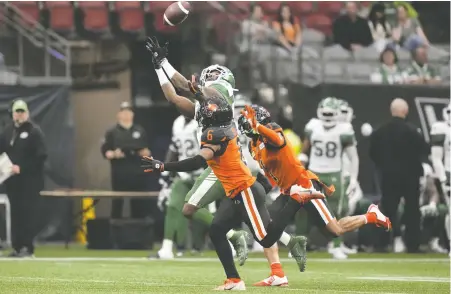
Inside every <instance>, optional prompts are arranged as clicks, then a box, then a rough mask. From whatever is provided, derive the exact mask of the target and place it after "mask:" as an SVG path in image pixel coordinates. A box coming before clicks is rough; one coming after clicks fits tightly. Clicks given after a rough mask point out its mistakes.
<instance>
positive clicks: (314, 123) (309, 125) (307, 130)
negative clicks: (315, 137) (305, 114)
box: [304, 118, 321, 136]
mask: <svg viewBox="0 0 451 294" xmlns="http://www.w3.org/2000/svg"><path fill="white" fill-rule="evenodd" d="M320 125H321V120H320V119H318V118H312V119H310V120H309V121H308V123H307V124H306V125H305V127H304V133H305V135H306V136H308V134H309V133H311V132H312V131H313V130H314V129H316V128H317V127H318V126H320Z"/></svg>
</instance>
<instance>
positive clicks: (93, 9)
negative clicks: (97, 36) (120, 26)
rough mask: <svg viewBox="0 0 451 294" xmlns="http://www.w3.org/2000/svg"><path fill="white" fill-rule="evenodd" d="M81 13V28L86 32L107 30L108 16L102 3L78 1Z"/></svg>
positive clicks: (104, 4)
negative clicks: (82, 16)
mask: <svg viewBox="0 0 451 294" xmlns="http://www.w3.org/2000/svg"><path fill="white" fill-rule="evenodd" d="M78 6H79V8H80V9H81V11H82V12H83V15H84V18H83V26H84V28H85V29H86V30H87V31H91V32H105V31H108V30H109V14H108V9H107V7H106V3H105V2H103V1H79V2H78Z"/></svg>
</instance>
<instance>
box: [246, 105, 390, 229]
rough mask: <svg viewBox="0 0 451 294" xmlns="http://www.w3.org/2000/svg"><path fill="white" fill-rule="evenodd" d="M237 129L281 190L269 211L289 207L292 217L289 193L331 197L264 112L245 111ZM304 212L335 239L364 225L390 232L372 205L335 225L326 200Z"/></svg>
mask: <svg viewBox="0 0 451 294" xmlns="http://www.w3.org/2000/svg"><path fill="white" fill-rule="evenodd" d="M239 128H240V130H241V131H242V132H244V133H246V134H247V135H248V136H250V137H252V138H253V140H252V142H251V145H250V148H251V151H252V154H253V156H254V158H255V160H257V161H258V162H259V163H260V166H261V167H262V168H263V169H264V171H265V173H266V175H267V176H268V177H269V178H270V179H272V181H273V182H275V183H277V185H278V186H279V187H280V189H281V192H282V194H281V196H279V197H278V198H277V199H276V201H275V202H274V203H273V204H272V205H271V208H270V211H279V209H280V208H279V207H287V206H289V207H293V208H294V213H295V212H296V211H297V210H298V209H299V208H300V207H298V206H296V205H294V202H293V199H294V198H293V197H292V193H296V191H297V189H302V188H310V187H312V186H313V188H314V189H316V190H318V191H321V190H322V189H326V192H327V194H331V192H332V191H330V189H329V188H328V187H326V186H325V185H324V184H322V183H321V182H320V181H319V179H318V177H317V176H316V175H315V174H313V173H312V172H310V171H308V170H306V169H305V168H304V167H303V166H302V165H301V163H300V162H299V160H297V159H296V156H295V155H294V153H293V151H292V149H291V147H290V146H289V142H288V141H287V140H286V139H285V137H284V135H283V132H282V129H281V128H280V127H279V126H278V125H277V124H276V123H274V122H272V121H271V117H270V114H269V112H268V111H267V110H266V109H265V108H263V107H261V106H257V105H253V106H252V107H247V108H246V112H245V113H243V116H242V117H240V119H239ZM327 190H329V191H327ZM283 195H290V196H291V197H284V196H283ZM334 197H335V195H333V196H331V197H329V198H328V199H329V200H333V198H334ZM290 202H291V203H290ZM304 208H305V209H306V211H307V212H308V214H309V217H310V218H312V219H314V220H315V222H316V223H317V224H318V225H320V226H324V227H325V228H326V229H327V230H328V231H329V232H330V233H331V234H332V235H333V236H334V237H338V236H341V235H342V234H344V233H346V232H349V231H353V230H356V229H358V228H360V227H361V226H363V225H365V224H367V223H372V224H375V225H377V226H382V227H384V228H385V229H387V230H390V229H391V222H390V220H389V219H388V218H387V217H385V216H384V215H383V214H382V213H381V212H380V211H379V209H378V207H377V206H375V205H371V206H370V207H369V209H368V212H367V213H366V214H364V215H356V216H346V217H343V218H341V219H340V220H338V221H337V219H336V218H335V217H334V214H333V213H332V212H331V211H330V209H329V207H328V201H326V200H325V199H322V200H319V199H316V200H312V201H310V202H308V203H306V204H305V206H304ZM294 213H293V216H294Z"/></svg>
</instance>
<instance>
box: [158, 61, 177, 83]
mask: <svg viewBox="0 0 451 294" xmlns="http://www.w3.org/2000/svg"><path fill="white" fill-rule="evenodd" d="M161 67H162V68H163V69H164V71H165V72H166V74H167V75H168V77H169V78H170V79H172V77H173V76H174V75H175V73H176V72H177V71H176V70H175V68H174V67H173V66H172V65H171V64H170V63H169V61H168V60H167V59H164V61H163V62H162V63H161Z"/></svg>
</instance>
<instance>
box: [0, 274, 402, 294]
mask: <svg viewBox="0 0 451 294" xmlns="http://www.w3.org/2000/svg"><path fill="white" fill-rule="evenodd" d="M0 281H2V282H11V283H16V282H17V281H40V282H57V283H77V284H78V283H82V284H89V283H95V284H115V283H121V284H130V285H144V286H157V287H205V288H214V287H215V285H205V284H184V283H181V284H172V283H166V282H164V283H150V282H140V281H117V280H115V281H112V280H91V279H60V278H44V277H0ZM247 288H251V289H257V288H259V287H253V286H247ZM284 290H288V291H303V292H309V291H310V292H313V291H317V290H315V289H308V288H291V287H288V288H284ZM321 292H326V293H361V294H405V293H403V292H379V291H374V292H370V291H342V290H333V289H321Z"/></svg>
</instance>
